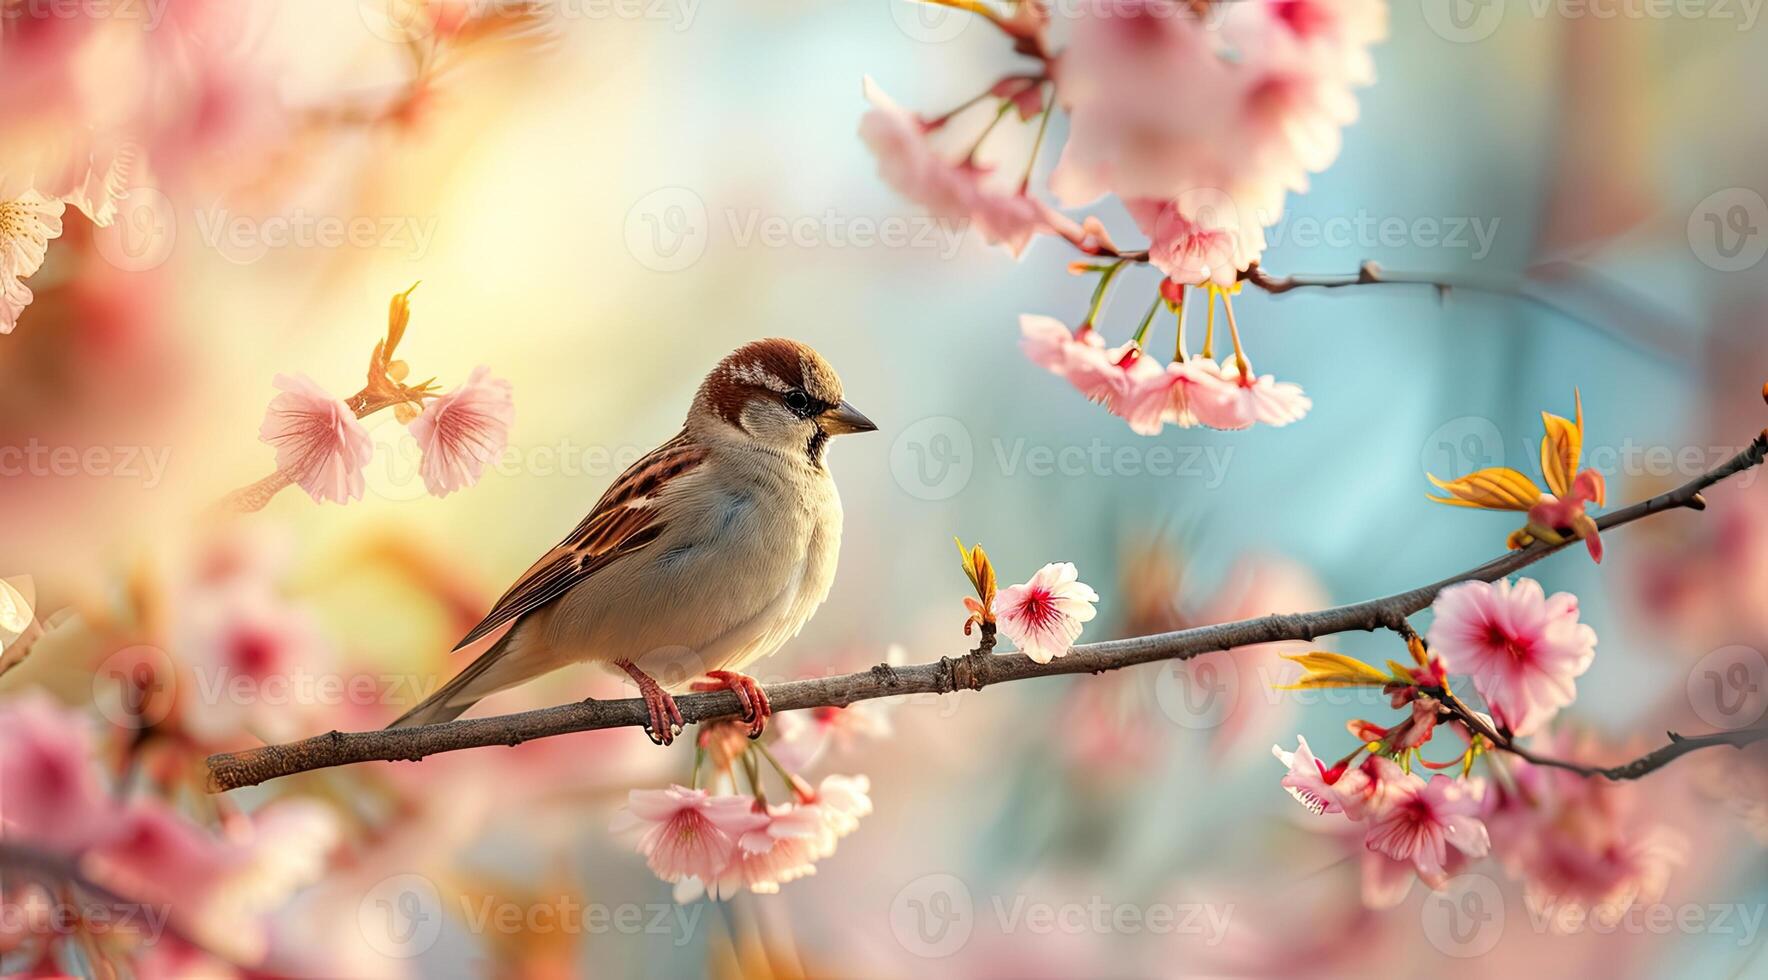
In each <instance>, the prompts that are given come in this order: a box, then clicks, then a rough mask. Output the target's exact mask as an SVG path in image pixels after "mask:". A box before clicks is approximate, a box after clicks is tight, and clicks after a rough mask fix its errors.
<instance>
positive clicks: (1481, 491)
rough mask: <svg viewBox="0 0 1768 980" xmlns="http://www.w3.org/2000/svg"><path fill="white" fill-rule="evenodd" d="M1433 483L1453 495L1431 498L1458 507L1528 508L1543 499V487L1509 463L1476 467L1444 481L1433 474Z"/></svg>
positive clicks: (1431, 478) (1431, 479) (1488, 508)
mask: <svg viewBox="0 0 1768 980" xmlns="http://www.w3.org/2000/svg"><path fill="white" fill-rule="evenodd" d="M1427 475H1428V474H1427ZM1430 482H1431V483H1434V484H1436V486H1437V489H1439V490H1444V491H1447V492H1448V493H1449V494H1450V496H1448V497H1430V499H1431V500H1434V501H1436V502H1437V503H1439V504H1450V505H1452V506H1456V507H1482V508H1485V509H1486V510H1528V509H1529V508H1530V507H1533V506H1535V504H1537V503H1539V502H1540V500H1541V488H1540V487H1537V486H1535V481H1533V480H1531V479H1529V478H1528V477H1527V476H1524V475H1523V474H1521V473H1518V472H1517V471H1516V470H1513V469H1511V468H1510V467H1508V466H1492V467H1488V468H1486V469H1483V470H1476V471H1475V472H1472V473H1469V474H1467V475H1466V476H1464V477H1461V478H1460V479H1458V480H1447V481H1444V480H1439V479H1437V478H1436V477H1434V476H1432V477H1430ZM1426 496H1429V495H1428V494H1426Z"/></svg>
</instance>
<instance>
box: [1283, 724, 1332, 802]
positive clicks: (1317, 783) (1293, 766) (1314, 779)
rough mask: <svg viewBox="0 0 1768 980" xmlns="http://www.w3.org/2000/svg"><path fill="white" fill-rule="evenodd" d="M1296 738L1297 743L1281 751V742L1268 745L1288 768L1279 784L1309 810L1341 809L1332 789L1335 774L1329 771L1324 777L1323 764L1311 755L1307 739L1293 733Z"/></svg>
mask: <svg viewBox="0 0 1768 980" xmlns="http://www.w3.org/2000/svg"><path fill="white" fill-rule="evenodd" d="M1296 742H1297V743H1298V744H1297V746H1296V749H1295V751H1294V752H1288V751H1285V750H1284V749H1283V747H1282V746H1281V745H1273V746H1271V754H1272V755H1274V756H1276V757H1277V761H1278V762H1281V763H1283V765H1284V766H1286V767H1288V769H1289V772H1288V774H1287V775H1285V776H1284V777H1283V788H1284V789H1286V790H1288V791H1289V795H1290V796H1293V797H1295V801H1296V802H1297V803H1300V804H1301V805H1302V806H1304V807H1307V809H1308V811H1309V812H1311V813H1313V814H1316V815H1319V814H1326V813H1343V812H1344V805H1343V804H1342V803H1340V802H1339V801H1338V796H1337V793H1335V792H1334V791H1333V789H1332V783H1333V782H1334V781H1335V779H1336V778H1337V775H1336V774H1333V778H1332V779H1328V778H1327V777H1328V773H1327V770H1326V767H1325V766H1324V765H1322V764H1321V763H1320V760H1318V759H1316V758H1314V753H1313V751H1312V750H1311V749H1309V748H1308V740H1307V739H1305V738H1300V737H1297V739H1296Z"/></svg>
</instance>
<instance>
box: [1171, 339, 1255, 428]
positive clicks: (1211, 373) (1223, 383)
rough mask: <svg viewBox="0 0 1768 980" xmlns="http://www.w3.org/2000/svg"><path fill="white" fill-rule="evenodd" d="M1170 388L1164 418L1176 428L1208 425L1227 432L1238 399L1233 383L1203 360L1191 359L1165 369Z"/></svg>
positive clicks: (1217, 368) (1198, 358)
mask: <svg viewBox="0 0 1768 980" xmlns="http://www.w3.org/2000/svg"><path fill="white" fill-rule="evenodd" d="M1166 371H1167V374H1168V375H1169V377H1170V379H1171V384H1172V387H1171V388H1169V389H1168V392H1167V406H1166V415H1165V418H1166V419H1167V420H1168V421H1170V422H1172V423H1174V424H1176V425H1178V426H1179V427H1180V428H1186V429H1188V428H1191V427H1193V426H1196V425H1208V426H1211V427H1213V428H1228V427H1229V426H1227V425H1224V424H1223V423H1225V422H1228V421H1230V420H1231V419H1233V418H1234V411H1235V409H1234V407H1233V404H1232V402H1233V401H1234V399H1236V398H1237V397H1238V393H1237V392H1236V391H1235V386H1234V383H1233V382H1232V381H1230V380H1228V379H1227V378H1226V377H1224V376H1223V373H1222V370H1221V368H1220V367H1219V366H1218V365H1217V364H1216V363H1215V362H1214V361H1211V360H1209V359H1207V358H1202V357H1193V358H1187V359H1186V360H1183V361H1174V362H1172V363H1171V364H1168V365H1167V366H1166Z"/></svg>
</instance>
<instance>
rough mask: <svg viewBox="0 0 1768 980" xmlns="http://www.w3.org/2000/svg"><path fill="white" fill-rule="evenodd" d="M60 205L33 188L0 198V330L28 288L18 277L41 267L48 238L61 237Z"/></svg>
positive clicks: (26, 298)
mask: <svg viewBox="0 0 1768 980" xmlns="http://www.w3.org/2000/svg"><path fill="white" fill-rule="evenodd" d="M63 210H64V205H63V204H62V202H61V201H59V200H54V199H51V198H47V197H44V196H43V195H42V194H40V193H38V192H37V191H34V190H32V191H26V192H25V193H24V194H22V195H20V196H19V197H17V198H14V199H13V200H10V201H0V334H8V333H11V332H12V328H13V327H15V326H17V325H18V318H19V315H20V314H21V313H23V312H24V309H25V307H27V306H29V305H31V289H30V287H29V286H26V285H25V284H24V283H23V282H22V281H21V280H24V279H28V278H30V277H31V276H32V275H35V274H36V272H37V270H38V269H40V268H42V267H43V257H44V255H45V254H46V253H47V251H48V248H49V241H50V239H53V238H59V237H61V215H62V211H63Z"/></svg>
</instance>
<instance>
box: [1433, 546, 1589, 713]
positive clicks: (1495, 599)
mask: <svg viewBox="0 0 1768 980" xmlns="http://www.w3.org/2000/svg"><path fill="white" fill-rule="evenodd" d="M1431 609H1432V611H1433V612H1434V613H1435V614H1436V620H1435V621H1434V622H1433V623H1432V624H1431V627H1430V632H1429V634H1428V637H1427V638H1428V640H1429V642H1430V647H1431V650H1432V652H1434V653H1435V654H1436V655H1437V656H1439V657H1441V658H1442V661H1443V664H1444V666H1445V667H1447V668H1448V669H1449V670H1450V671H1453V672H1457V673H1466V674H1468V675H1469V676H1471V677H1472V678H1473V686H1474V688H1475V689H1476V690H1478V691H1479V693H1480V697H1482V698H1484V699H1485V700H1486V704H1487V706H1488V707H1489V708H1490V709H1491V712H1492V716H1493V717H1494V718H1495V719H1497V721H1498V722H1499V723H1500V724H1502V725H1503V726H1504V727H1506V728H1508V729H1509V730H1510V731H1511V732H1512V733H1514V734H1516V735H1531V734H1534V733H1535V732H1538V731H1540V730H1541V728H1542V727H1543V726H1544V725H1546V723H1547V722H1548V721H1549V720H1551V719H1552V718H1553V716H1554V715H1555V714H1557V713H1558V712H1559V709H1560V708H1563V707H1565V706H1566V705H1568V704H1571V703H1572V701H1573V699H1575V698H1576V697H1577V688H1576V685H1575V684H1574V681H1575V680H1576V679H1577V678H1578V677H1579V676H1580V675H1582V674H1583V673H1584V671H1586V670H1588V669H1590V663H1591V661H1593V660H1594V659H1595V657H1596V631H1595V630H1593V629H1591V628H1590V627H1589V626H1586V625H1584V624H1583V623H1580V622H1579V621H1578V599H1577V596H1574V595H1572V594H1571V593H1569V592H1556V593H1554V594H1553V595H1552V596H1548V595H1546V594H1545V593H1544V592H1543V591H1542V589H1541V584H1540V583H1539V582H1536V581H1534V580H1533V579H1527V578H1525V579H1519V580H1518V581H1517V582H1516V584H1515V585H1512V584H1511V583H1510V582H1509V581H1508V580H1503V581H1499V582H1496V583H1488V582H1463V583H1460V584H1459V585H1452V586H1450V587H1449V588H1446V589H1444V590H1443V591H1442V593H1441V594H1440V595H1438V596H1437V599H1436V602H1435V603H1433V604H1432V606H1431Z"/></svg>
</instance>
